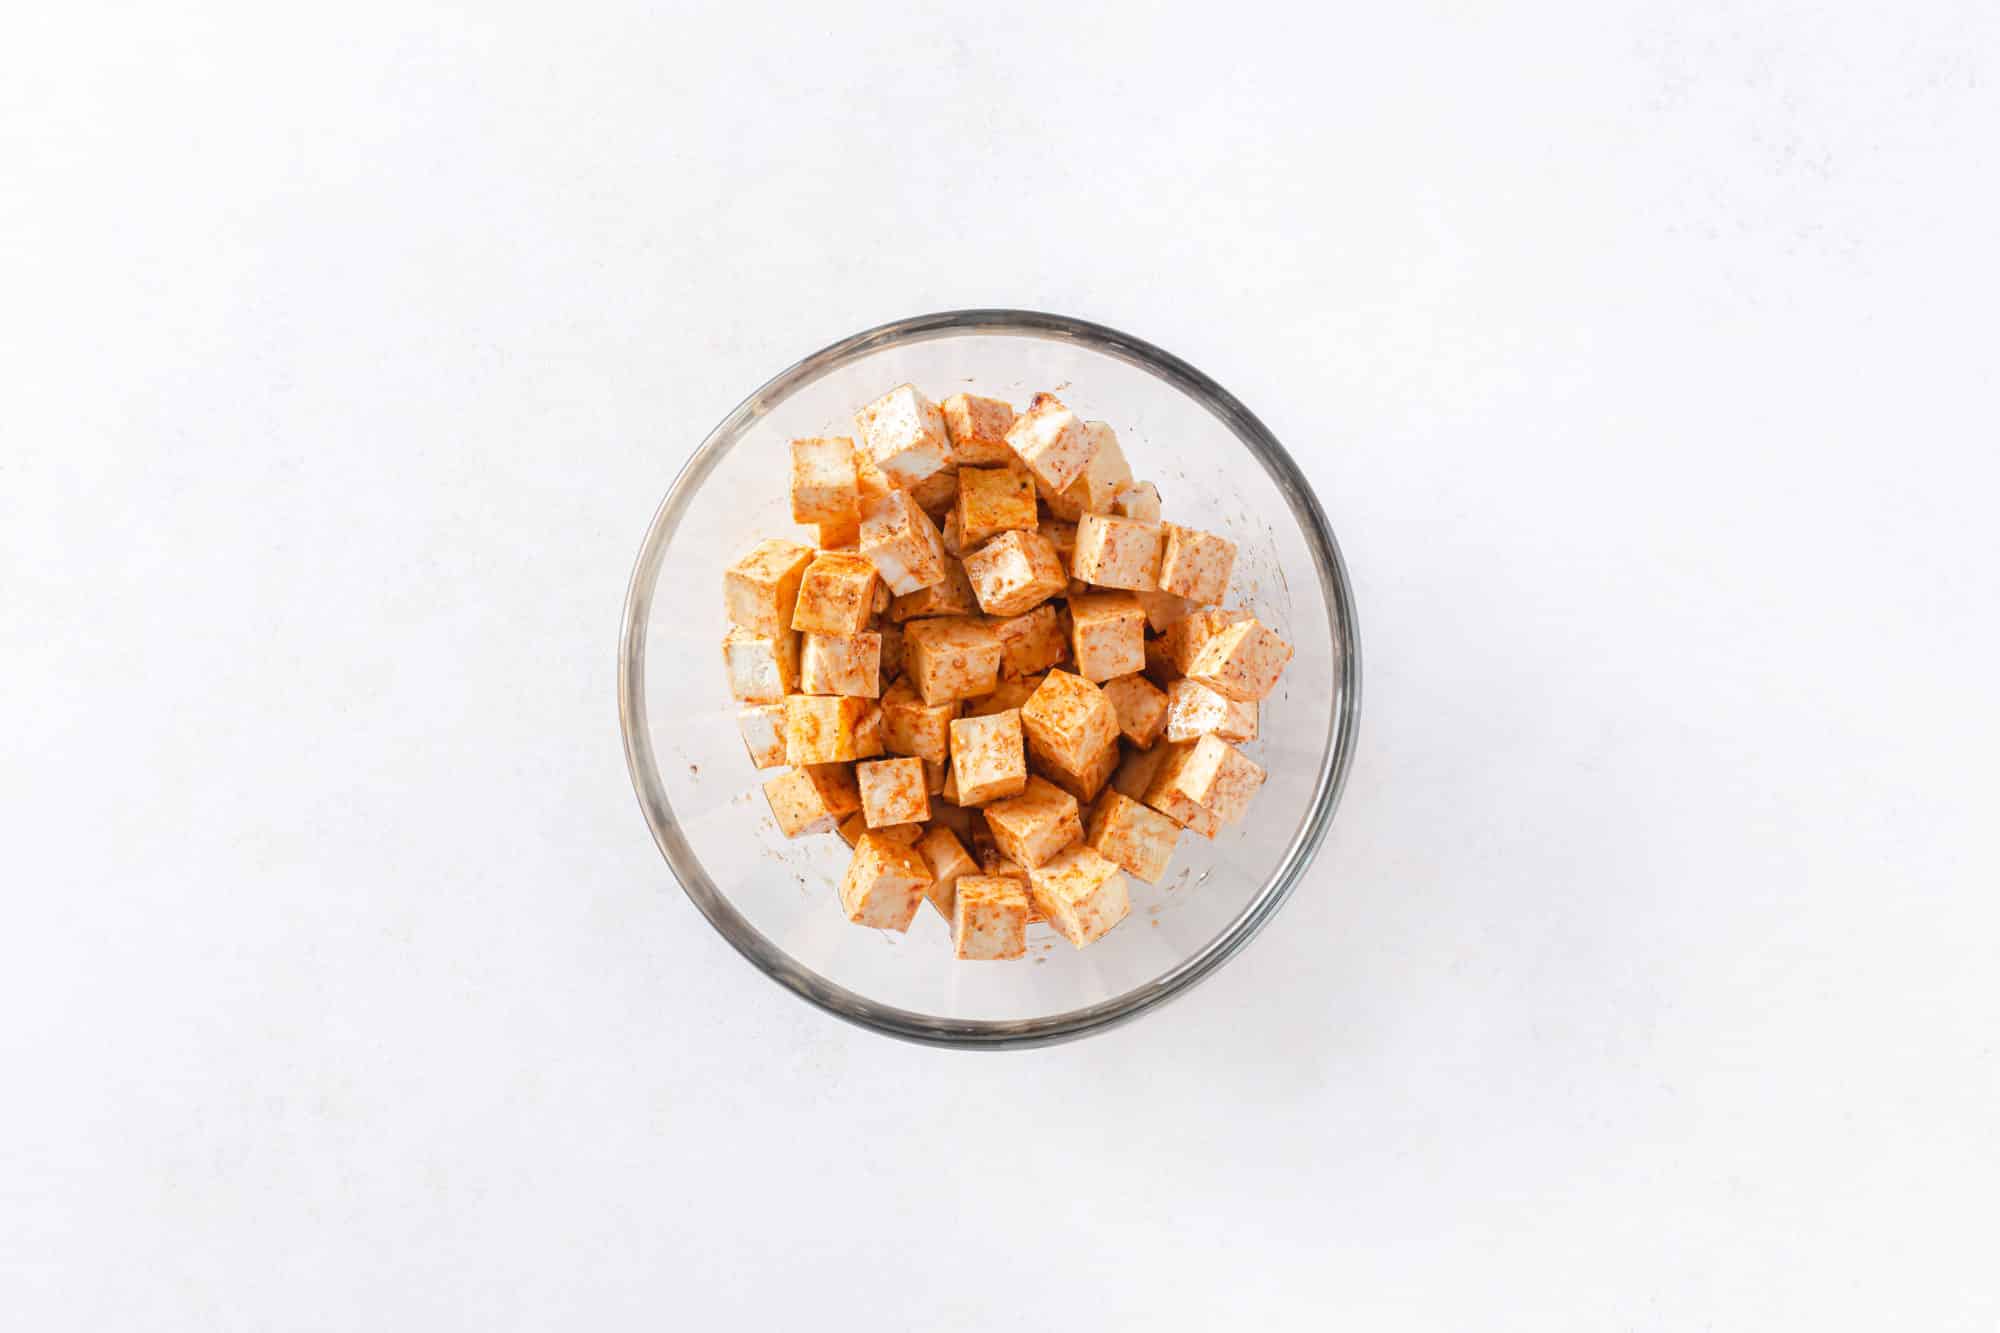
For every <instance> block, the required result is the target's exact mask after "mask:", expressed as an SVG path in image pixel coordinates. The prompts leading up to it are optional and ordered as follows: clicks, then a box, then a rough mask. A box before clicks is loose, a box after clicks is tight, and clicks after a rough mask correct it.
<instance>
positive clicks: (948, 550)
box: [938, 505, 965, 560]
mask: <svg viewBox="0 0 2000 1333" xmlns="http://www.w3.org/2000/svg"><path fill="white" fill-rule="evenodd" d="M938 540H939V541H941V542H943V543H944V553H945V554H946V555H948V556H950V557H951V558H952V559H954V560H962V559H964V558H965V542H964V541H963V540H961V534H960V533H959V530H958V506H957V505H953V506H952V507H951V512H950V513H949V514H946V515H945V516H944V525H943V526H942V527H941V528H939V529H938Z"/></svg>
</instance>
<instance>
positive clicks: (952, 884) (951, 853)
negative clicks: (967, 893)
mask: <svg viewBox="0 0 2000 1333" xmlns="http://www.w3.org/2000/svg"><path fill="white" fill-rule="evenodd" d="M916 847H917V855H918V856H921V857H922V858H924V868H925V869H926V870H929V871H930V872H931V882H930V883H929V884H928V885H927V886H926V887H925V889H924V897H926V898H928V899H930V900H931V906H932V907H935V908H937V910H938V915H939V916H942V917H943V918H944V919H945V920H946V921H950V920H951V906H952V900H953V899H954V897H955V896H956V890H957V887H958V881H959V880H960V878H962V877H963V876H966V875H977V874H978V873H979V862H977V861H975V860H973V859H972V854H971V853H970V852H968V851H966V850H965V844H964V843H962V842H960V841H959V840H958V839H957V838H956V837H955V836H953V834H952V832H951V830H950V829H945V828H939V827H937V826H936V825H935V824H934V825H932V826H931V827H930V828H928V829H926V830H925V831H924V835H923V836H922V837H921V838H918V839H917V843H916Z"/></svg>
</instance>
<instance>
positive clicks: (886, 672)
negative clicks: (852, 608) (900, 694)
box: [875, 625, 903, 680]
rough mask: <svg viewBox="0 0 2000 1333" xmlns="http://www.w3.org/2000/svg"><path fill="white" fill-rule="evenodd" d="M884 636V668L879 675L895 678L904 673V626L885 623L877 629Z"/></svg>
mask: <svg viewBox="0 0 2000 1333" xmlns="http://www.w3.org/2000/svg"><path fill="white" fill-rule="evenodd" d="M875 632H876V633H877V634H880V635H881V636H882V668H881V670H880V671H879V672H877V673H876V674H877V676H878V677H879V678H880V679H882V680H894V679H896V677H898V676H900V675H902V674H903V627H902V626H901V625H883V626H881V627H880V628H878V629H877V630H876V631H875Z"/></svg>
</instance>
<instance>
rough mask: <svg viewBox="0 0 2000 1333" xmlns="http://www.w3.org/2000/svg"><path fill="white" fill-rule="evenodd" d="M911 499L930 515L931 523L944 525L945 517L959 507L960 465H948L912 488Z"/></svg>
mask: <svg viewBox="0 0 2000 1333" xmlns="http://www.w3.org/2000/svg"><path fill="white" fill-rule="evenodd" d="M910 498H911V499H912V500H915V501H916V502H917V506H918V507H919V508H921V509H922V510H923V511H924V512H925V513H926V514H929V515H930V517H931V522H933V523H942V522H943V521H944V516H945V515H946V514H949V513H950V512H951V511H952V510H953V509H955V508H957V507H958V465H957V464H956V463H947V464H945V465H944V467H943V469H942V470H940V471H937V472H933V473H931V474H930V475H929V476H928V477H925V478H924V479H923V480H922V481H920V482H918V483H917V484H916V485H914V486H912V487H910Z"/></svg>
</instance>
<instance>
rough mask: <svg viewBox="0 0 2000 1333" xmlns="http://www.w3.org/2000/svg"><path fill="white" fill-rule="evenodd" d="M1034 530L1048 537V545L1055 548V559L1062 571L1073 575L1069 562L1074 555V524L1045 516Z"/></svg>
mask: <svg viewBox="0 0 2000 1333" xmlns="http://www.w3.org/2000/svg"><path fill="white" fill-rule="evenodd" d="M1035 531H1037V532H1039V533H1041V534H1042V536H1044V537H1046V538H1048V542H1049V545H1051V546H1053V547H1055V548H1056V559H1058V560H1060V561H1061V562H1062V567H1063V573H1065V574H1070V575H1074V574H1075V573H1076V570H1075V569H1073V568H1072V567H1071V563H1070V562H1071V561H1072V559H1074V557H1075V556H1076V524H1075V523H1064V522H1059V521H1058V520H1055V519H1047V518H1045V519H1043V520H1042V521H1041V522H1040V523H1039V524H1037V525H1036V527H1035Z"/></svg>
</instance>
